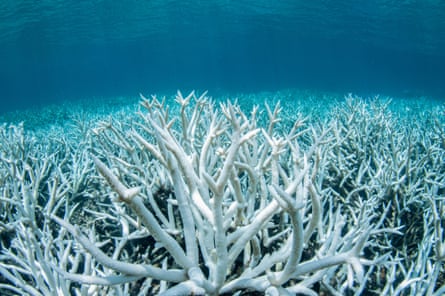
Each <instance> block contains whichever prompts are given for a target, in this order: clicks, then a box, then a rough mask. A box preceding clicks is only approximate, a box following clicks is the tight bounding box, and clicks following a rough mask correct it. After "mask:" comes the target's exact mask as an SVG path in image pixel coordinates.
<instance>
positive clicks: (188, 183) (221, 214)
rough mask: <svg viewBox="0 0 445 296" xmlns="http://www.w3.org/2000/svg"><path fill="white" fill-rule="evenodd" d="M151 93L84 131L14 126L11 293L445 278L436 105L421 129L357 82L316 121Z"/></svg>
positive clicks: (415, 287) (270, 287) (5, 246)
mask: <svg viewBox="0 0 445 296" xmlns="http://www.w3.org/2000/svg"><path fill="white" fill-rule="evenodd" d="M141 105H142V108H141V109H140V111H139V112H138V114H139V117H138V118H135V117H128V118H127V119H123V120H117V119H116V118H110V119H107V120H104V121H102V122H100V123H98V124H95V127H94V128H89V126H85V124H84V123H82V122H78V125H77V127H78V130H79V131H80V133H81V134H82V135H81V136H77V138H75V140H74V141H73V140H72V139H71V140H70V138H69V137H66V138H65V137H60V136H54V138H50V139H48V141H47V142H45V143H43V144H42V143H38V142H36V141H35V138H33V137H27V136H26V135H25V134H24V132H23V127H20V126H18V127H11V128H9V127H6V126H3V128H2V133H1V134H2V139H3V141H2V144H1V146H0V148H1V149H2V154H1V167H0V173H1V174H2V182H1V184H0V188H1V190H2V192H1V207H2V215H3V216H2V225H1V226H2V228H1V230H2V233H4V234H5V235H3V236H2V254H1V257H0V274H1V276H2V278H0V285H1V287H3V288H5V290H7V291H9V292H8V293H10V294H22V293H26V294H30V295H51V294H54V295H56V294H57V295H60V294H63V295H70V294H78V295H127V294H132V295H146V294H162V295H189V294H194V295H198V294H206V295H218V294H245V293H249V292H250V293H253V292H254V291H257V292H261V293H266V294H268V295H282V294H283V295H286V294H288V295H295V294H299V295H300V294H305V295H318V294H321V293H324V294H330V295H344V294H355V295H361V294H368V295H370V294H371V295H372V294H373V293H375V294H380V293H388V294H401V293H403V294H410V295H416V294H419V293H420V294H425V295H434V294H436V295H439V294H440V293H441V292H442V291H443V290H444V288H443V282H442V278H443V267H442V260H443V257H444V251H443V237H442V236H443V234H442V229H443V220H442V219H443V218H442V217H443V214H442V213H443V201H442V199H443V192H444V185H443V184H444V183H445V182H444V180H443V179H444V167H443V159H444V157H443V153H444V147H443V138H444V136H443V135H444V131H443V124H442V123H441V121H440V120H441V119H440V116H436V119H437V120H436V121H434V120H431V121H428V122H426V123H425V124H422V125H421V126H417V128H418V129H415V128H413V126H414V125H415V123H409V124H405V125H404V126H402V125H401V121H402V120H399V119H398V118H395V116H394V115H393V114H392V113H391V112H390V111H389V110H388V105H387V104H379V103H378V102H371V103H369V104H366V103H364V102H363V101H362V100H356V99H353V98H352V97H350V98H347V99H346V101H345V103H343V104H339V105H337V107H336V108H335V109H333V111H332V113H331V114H330V115H327V116H324V117H325V119H324V120H323V121H320V120H319V121H318V122H316V121H314V120H313V119H311V118H303V117H301V116H299V115H297V116H294V117H293V119H292V121H290V120H289V119H288V118H289V116H282V115H281V113H282V112H283V111H284V112H289V110H283V109H282V108H281V107H280V104H277V105H276V106H275V107H274V108H270V107H269V106H268V105H266V106H265V108H264V109H260V108H258V107H254V108H253V109H252V112H251V113H250V114H246V113H244V112H243V111H242V109H241V108H240V107H239V105H237V103H231V102H227V103H222V104H220V105H219V106H218V105H216V104H215V103H214V102H212V101H211V99H209V98H208V97H207V96H206V94H205V93H204V94H202V95H201V96H195V94H194V93H193V92H192V93H190V94H189V95H188V96H186V97H184V96H183V95H182V94H181V93H179V92H178V94H177V96H176V105H169V104H167V102H166V101H165V100H158V99H157V98H156V97H152V98H151V99H146V98H143V101H142V103H141ZM321 117H322V116H316V118H321ZM407 144H408V145H407ZM94 168H96V169H94ZM96 171H97V172H98V173H99V174H97V173H96ZM441 196H442V198H441ZM3 209H4V211H3ZM418 211H422V213H423V215H421V216H420V217H419V215H414V214H415V213H416V212H418ZM409 213H411V214H410V215H409ZM413 217H416V218H415V219H413ZM413 221H417V222H416V224H412V222H413ZM404 233H409V234H410V235H413V237H415V238H416V240H415V243H412V241H410V240H408V239H404V237H403V234H404ZM428 282H429V283H436V284H435V285H428V284H427V283H428Z"/></svg>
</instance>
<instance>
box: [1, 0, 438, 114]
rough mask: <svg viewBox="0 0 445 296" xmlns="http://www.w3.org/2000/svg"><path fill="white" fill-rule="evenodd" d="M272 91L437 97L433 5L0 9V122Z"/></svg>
mask: <svg viewBox="0 0 445 296" xmlns="http://www.w3.org/2000/svg"><path fill="white" fill-rule="evenodd" d="M283 88H301V89H315V90H326V91H338V92H341V93H349V92H354V93H357V94H359V95H364V96H366V95H368V94H377V93H378V94H386V95H394V96H420V95H426V96H433V97H436V98H439V99H440V98H445V1H433V0H424V1H383V0H379V1H362V0H350V1H299V0H285V1H278V0H275V1H273V0H263V1H247V0H241V1H240V0H238V1H230V0H220V1H204V0H202V1H167V0H152V1H148V0H147V1H142V0H139V1H137V0H127V1H111V0H110V1H61V0H41V1H31V0H22V1H20V0H13V1H7V0H2V1H1V2H0V113H1V112H5V111H11V110H15V109H21V108H28V107H32V106H36V105H45V104H50V103H54V102H58V101H61V100H71V99H72V100H74V99H79V98H93V97H107V96H121V95H123V96H137V94H138V93H140V92H142V93H146V94H151V93H157V92H160V91H168V90H172V91H175V90H176V89H182V90H184V91H185V92H187V91H188V90H190V89H201V90H203V89H208V90H209V91H210V93H211V94H212V93H218V92H226V91H227V92H234V91H249V92H252V91H263V90H278V89H283Z"/></svg>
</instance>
